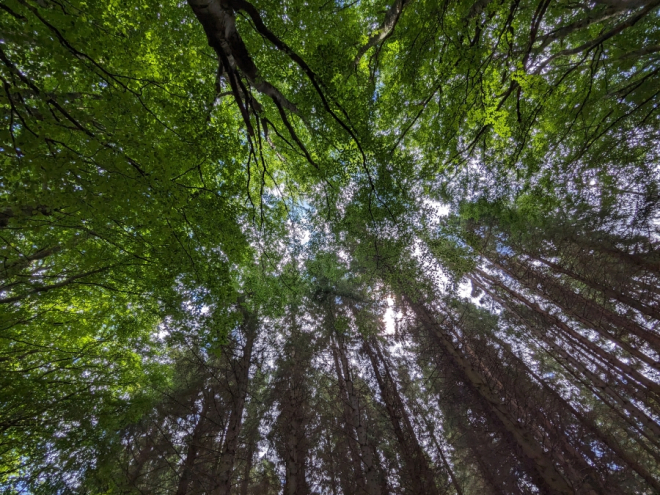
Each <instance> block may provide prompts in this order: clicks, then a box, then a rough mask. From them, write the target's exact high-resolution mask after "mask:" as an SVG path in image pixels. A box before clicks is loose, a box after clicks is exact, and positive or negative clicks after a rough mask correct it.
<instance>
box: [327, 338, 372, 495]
mask: <svg viewBox="0 0 660 495" xmlns="http://www.w3.org/2000/svg"><path fill="white" fill-rule="evenodd" d="M331 347H332V357H333V360H334V364H335V371H336V373H337V379H338V383H339V392H340V394H341V400H342V402H343V403H344V422H345V424H344V425H343V426H344V428H343V429H344V431H345V433H346V438H347V440H348V446H349V450H350V452H351V459H352V461H353V471H354V474H353V479H354V480H355V483H356V485H357V489H358V491H360V492H362V491H364V490H365V486H366V485H365V480H364V476H363V472H362V461H361V459H360V450H361V449H360V445H359V434H358V433H357V430H358V427H357V426H356V417H355V411H354V410H353V406H354V401H353V397H352V395H354V391H353V382H352V380H351V378H350V374H349V370H348V369H346V367H345V366H342V364H341V363H340V358H339V354H340V353H345V351H344V349H343V347H342V348H341V350H339V349H338V346H337V344H336V342H335V341H334V339H333V341H332V343H331ZM343 359H345V355H344V356H343ZM343 359H342V361H343ZM349 390H350V391H349ZM357 420H358V421H359V411H358V418H357Z"/></svg>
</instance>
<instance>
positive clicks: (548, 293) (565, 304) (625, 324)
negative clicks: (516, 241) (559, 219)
mask: <svg viewBox="0 0 660 495" xmlns="http://www.w3.org/2000/svg"><path fill="white" fill-rule="evenodd" d="M494 258H495V257H494V256H490V255H488V256H487V259H488V261H490V262H491V263H492V264H494V265H495V266H496V267H498V268H499V269H500V270H502V271H504V272H505V273H508V274H509V275H510V276H512V277H513V278H515V279H516V280H518V281H520V282H521V283H522V284H523V285H525V287H527V289H529V290H531V291H533V292H534V293H536V294H538V295H540V296H541V297H544V298H547V299H550V300H551V301H552V302H553V303H554V304H556V305H557V306H558V307H560V308H561V309H562V310H563V311H564V313H566V314H568V315H571V316H573V317H574V318H575V319H576V320H577V321H579V322H580V323H582V324H583V325H585V326H586V327H587V328H591V329H593V330H595V331H596V332H598V333H599V335H601V336H602V337H604V338H606V339H609V340H612V341H613V342H615V343H616V344H617V345H618V346H619V347H621V348H622V349H625V350H626V351H627V352H629V353H630V354H631V355H632V356H634V357H636V358H637V359H639V360H641V361H643V362H644V363H646V364H648V365H649V366H651V367H653V368H654V369H656V370H658V371H660V363H658V362H657V361H656V360H655V359H653V358H652V357H650V356H647V355H646V354H644V353H643V352H641V351H640V350H638V349H636V348H635V347H633V346H631V345H630V344H629V343H628V342H626V341H624V340H622V339H621V338H620V337H619V336H617V335H614V333H617V332H616V331H615V332H613V330H616V329H619V330H624V331H625V332H628V333H630V334H632V335H635V336H636V337H638V338H639V339H641V340H642V341H645V342H647V343H648V344H649V346H651V348H652V349H654V350H655V351H656V352H660V336H659V335H656V334H654V333H653V332H651V331H649V330H647V329H645V328H643V327H641V326H640V325H638V324H636V323H635V322H633V321H630V320H628V319H627V318H625V317H623V316H621V315H618V314H616V313H614V312H613V311H611V310H609V309H607V308H605V307H603V306H602V305H600V304H597V303H596V302H594V301H593V300H591V299H589V298H586V297H584V296H582V295H581V294H579V293H577V292H575V291H573V290H570V289H567V288H566V287H564V286H563V285H562V284H560V283H558V282H557V281H556V280H554V279H551V278H549V277H547V276H545V275H543V274H540V273H538V271H537V270H535V269H533V268H532V267H531V266H526V265H523V264H522V263H520V262H519V261H508V264H509V265H512V266H511V267H509V266H506V265H503V264H502V262H501V260H497V259H494ZM516 268H517V269H518V271H516ZM521 271H522V273H521ZM539 286H540V287H541V289H539ZM612 327H614V328H612Z"/></svg>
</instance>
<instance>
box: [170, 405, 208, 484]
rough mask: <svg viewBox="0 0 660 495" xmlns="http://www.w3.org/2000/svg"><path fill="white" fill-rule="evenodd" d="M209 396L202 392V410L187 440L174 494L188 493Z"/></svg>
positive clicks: (202, 434)
mask: <svg viewBox="0 0 660 495" xmlns="http://www.w3.org/2000/svg"><path fill="white" fill-rule="evenodd" d="M209 402H210V400H209V398H208V397H207V394H204V396H203V398H202V410H201V412H200V413H199V419H198V420H197V424H196V425H195V428H194V430H193V434H192V436H191V438H190V441H189V442H188V452H187V453H186V459H185V460H184V462H183V469H182V471H181V476H180V477H179V485H178V487H177V489H176V495H186V494H187V493H188V485H190V482H191V481H192V480H193V477H194V469H195V461H196V460H197V454H198V452H199V447H200V445H201V443H202V438H203V436H204V429H205V427H206V423H207V421H206V417H207V414H208V411H209Z"/></svg>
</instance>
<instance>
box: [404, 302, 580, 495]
mask: <svg viewBox="0 0 660 495" xmlns="http://www.w3.org/2000/svg"><path fill="white" fill-rule="evenodd" d="M404 299H405V300H406V301H407V302H408V305H409V306H410V307H411V308H412V309H413V311H414V312H415V314H416V315H417V317H418V318H419V319H420V321H421V322H422V324H423V325H424V327H425V328H426V329H427V331H428V332H429V334H430V336H431V337H433V338H434V339H435V340H436V341H437V342H438V343H439V344H440V345H441V347H442V348H443V349H444V350H445V352H446V353H447V355H448V356H449V357H450V358H451V359H452V360H453V361H454V362H455V364H456V365H457V367H458V369H460V371H461V372H462V374H463V376H465V378H466V380H467V381H468V383H469V384H470V385H471V387H472V388H473V389H474V390H475V391H476V392H477V393H478V394H479V395H480V396H481V397H482V398H483V399H484V400H485V402H486V403H487V404H488V405H489V407H490V410H491V411H492V412H493V413H494V414H495V416H497V418H498V419H499V421H500V422H501V424H502V425H503V426H504V428H505V429H506V430H507V431H508V432H509V433H510V434H511V436H512V437H513V439H514V440H515V441H516V443H517V444H518V445H519V446H520V448H521V450H522V451H523V452H524V453H525V455H526V456H527V457H528V458H529V459H530V461H531V462H532V463H533V465H534V467H535V468H536V471H537V472H538V474H539V476H540V479H541V480H542V481H543V482H544V483H545V485H547V487H548V489H550V490H552V491H553V493H564V494H572V493H573V489H571V487H570V486H569V485H568V483H567V482H566V480H565V479H564V477H563V476H562V474H561V473H560V472H559V471H557V469H556V467H555V466H554V464H553V462H552V461H551V459H549V458H548V457H547V455H546V453H545V452H544V451H543V449H542V448H541V447H540V446H539V445H538V443H537V442H536V441H535V439H534V438H533V436H532V435H531V434H530V433H529V432H527V431H525V430H524V429H523V428H521V427H520V426H519V424H518V422H517V421H516V419H515V418H514V417H512V416H511V413H510V412H509V411H508V409H507V408H506V406H505V404H503V403H502V401H501V399H500V398H498V397H497V396H496V395H494V394H493V393H492V392H491V390H490V388H489V387H488V385H487V384H486V382H485V380H484V379H483V378H482V377H481V376H480V374H479V373H478V371H477V370H476V369H475V368H474V366H473V365H472V364H471V363H470V362H469V361H468V360H466V359H465V357H464V356H463V355H462V353H461V352H460V351H459V350H458V349H457V348H456V347H455V346H454V344H453V342H452V341H451V340H450V339H449V338H448V336H447V335H446V334H445V333H444V332H443V331H441V329H440V328H439V325H438V323H437V322H436V321H435V319H434V318H433V316H432V315H431V314H430V313H429V312H428V311H427V310H426V308H424V307H423V306H422V305H421V304H417V303H414V302H412V300H410V299H409V298H407V297H405V296H404Z"/></svg>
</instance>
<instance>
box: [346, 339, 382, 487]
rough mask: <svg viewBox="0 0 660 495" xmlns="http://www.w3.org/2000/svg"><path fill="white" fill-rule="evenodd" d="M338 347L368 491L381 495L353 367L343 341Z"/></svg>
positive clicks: (352, 425) (352, 423) (351, 420)
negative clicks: (349, 362) (352, 370)
mask: <svg viewBox="0 0 660 495" xmlns="http://www.w3.org/2000/svg"><path fill="white" fill-rule="evenodd" d="M337 347H338V354H339V358H340V363H341V367H342V373H341V375H343V378H344V389H345V390H346V394H347V397H348V405H349V408H350V411H349V416H350V418H351V419H350V425H351V427H352V428H353V432H354V435H355V438H356V439H357V442H358V444H359V447H360V458H361V460H362V467H364V473H365V478H366V491H367V493H368V494H369V495H380V486H379V485H378V471H377V469H376V466H375V464H374V459H373V451H372V449H371V446H370V445H369V441H368V440H367V429H366V427H365V424H364V419H363V416H362V414H361V413H360V402H359V398H358V396H357V393H356V392H355V385H354V383H353V379H352V378H351V369H350V367H349V365H348V359H347V357H346V349H345V347H344V345H343V344H342V343H341V342H340V343H339V345H338V346H337ZM360 472H361V471H360Z"/></svg>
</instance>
